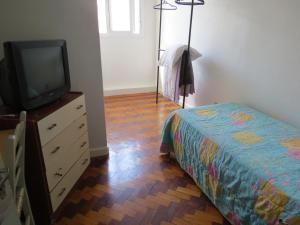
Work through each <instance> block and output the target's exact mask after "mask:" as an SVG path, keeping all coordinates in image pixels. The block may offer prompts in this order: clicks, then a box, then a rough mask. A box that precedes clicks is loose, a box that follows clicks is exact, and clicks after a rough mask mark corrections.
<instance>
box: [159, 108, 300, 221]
mask: <svg viewBox="0 0 300 225" xmlns="http://www.w3.org/2000/svg"><path fill="white" fill-rule="evenodd" d="M161 152H162V153H169V152H174V153H175V156H176V159H177V161H178V163H179V165H180V166H181V168H182V169H183V170H185V171H186V172H187V173H188V174H189V175H190V176H191V177H192V178H193V179H194V181H195V182H196V183H197V184H198V185H199V186H200V188H201V189H202V191H203V192H204V193H205V194H206V195H207V196H208V197H209V198H210V200H211V201H212V202H213V203H214V204H215V206H216V207H217V208H218V209H219V210H220V212H221V213H222V214H223V215H224V216H225V217H226V218H227V219H228V220H229V222H231V223H232V224H234V225H240V224H241V225H246V224H251V225H260V224H268V225H273V224H274V225H275V224H289V225H296V224H297V225H299V224H300V129H297V128H295V127H292V126H290V125H288V124H286V123H283V122H281V121H278V120H275V119H273V118H271V117H269V116H267V115H265V114H263V113H261V112H258V111H256V110H254V109H252V108H249V107H247V106H244V105H239V104H232V103H228V104H215V105H208V106H202V107H197V108H192V109H180V110H177V111H175V112H173V113H172V114H171V115H170V116H169V117H168V119H167V120H166V122H165V125H164V128H163V132H162V144H161Z"/></svg>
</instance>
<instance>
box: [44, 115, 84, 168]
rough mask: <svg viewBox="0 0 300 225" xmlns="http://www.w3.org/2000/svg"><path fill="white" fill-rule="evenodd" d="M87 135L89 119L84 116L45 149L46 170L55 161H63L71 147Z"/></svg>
mask: <svg viewBox="0 0 300 225" xmlns="http://www.w3.org/2000/svg"><path fill="white" fill-rule="evenodd" d="M85 133H87V118H86V116H85V115H84V116H82V117H80V118H78V119H77V120H75V121H74V122H73V123H71V124H70V125H69V126H68V127H67V128H66V129H65V130H64V131H63V132H61V133H60V134H59V135H58V136H56V137H55V138H54V139H52V140H51V141H50V142H49V143H47V144H46V145H45V146H44V147H43V156H44V161H45V164H46V168H47V167H48V166H49V164H50V165H51V164H52V163H53V161H55V162H56V161H61V160H62V158H63V157H64V156H65V155H66V154H68V152H67V151H68V149H69V148H70V146H71V145H72V144H73V143H74V142H76V141H77V140H78V138H79V137H81V136H82V135H83V134H85Z"/></svg>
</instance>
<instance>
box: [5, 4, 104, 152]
mask: <svg viewBox="0 0 300 225" xmlns="http://www.w3.org/2000/svg"><path fill="white" fill-rule="evenodd" d="M58 38H59V39H66V40H67V45H68V53H69V64H70V73H71V85H72V90H76V91H83V92H84V93H85V95H86V101H87V111H88V126H89V134H90V145H91V147H92V148H101V147H106V145H107V143H106V133H105V120H104V110H103V88H102V75H101V60H100V46H99V34H98V19H97V5H96V0H89V1H81V0H60V1H55V0H43V1H38V0H26V1H19V0H1V3H0V44H1V45H2V42H3V41H7V40H36V39H58ZM0 49H1V50H0V58H2V57H3V48H2V46H1V48H0Z"/></svg>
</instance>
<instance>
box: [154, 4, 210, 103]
mask: <svg viewBox="0 0 300 225" xmlns="http://www.w3.org/2000/svg"><path fill="white" fill-rule="evenodd" d="M175 3H176V4H178V5H185V6H191V13H190V27H189V36H188V48H187V51H188V56H189V55H190V49H191V37H192V25H193V14H194V6H198V5H204V4H205V2H204V0H175ZM163 4H169V5H171V4H170V3H168V2H167V1H166V0H161V1H160V4H158V5H156V6H154V9H159V10H160V16H159V41H158V60H159V59H160V52H161V51H163V50H161V49H160V45H161V21H162V10H166V9H164V8H163ZM172 6H173V5H172ZM158 7H159V8H158ZM174 9H175V10H176V9H177V7H176V6H175V7H174ZM174 9H173V10H174ZM169 10H170V9H169ZM187 63H188V61H187ZM184 69H185V74H186V72H187V69H188V66H187V65H185V67H184ZM183 82H184V84H185V83H186V81H185V77H184V80H183ZM158 86H159V65H158V66H157V86H156V104H157V103H158ZM185 98H186V84H185V85H184V90H183V103H182V108H183V109H184V108H185Z"/></svg>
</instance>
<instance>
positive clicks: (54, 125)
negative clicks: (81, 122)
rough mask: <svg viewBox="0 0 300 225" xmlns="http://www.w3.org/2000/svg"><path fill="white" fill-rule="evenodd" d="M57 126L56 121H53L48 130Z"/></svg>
mask: <svg viewBox="0 0 300 225" xmlns="http://www.w3.org/2000/svg"><path fill="white" fill-rule="evenodd" d="M56 126H57V124H56V123H53V124H52V125H51V126H50V127H48V130H52V129H53V128H55V127H56Z"/></svg>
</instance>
